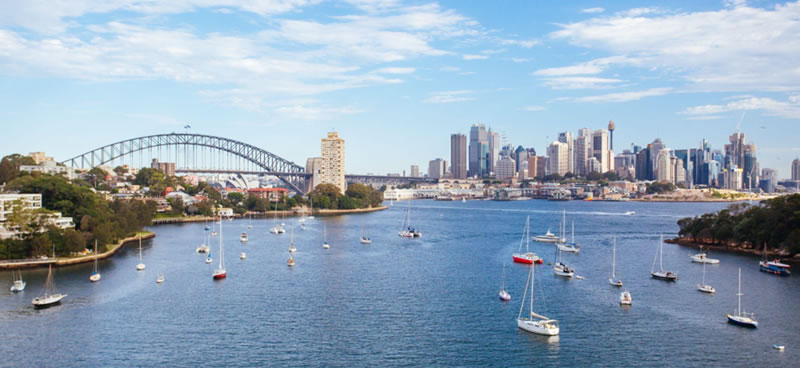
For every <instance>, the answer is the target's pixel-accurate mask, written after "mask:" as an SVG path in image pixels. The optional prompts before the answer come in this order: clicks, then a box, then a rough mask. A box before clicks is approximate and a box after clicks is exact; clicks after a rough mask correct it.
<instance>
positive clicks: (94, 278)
mask: <svg viewBox="0 0 800 368" xmlns="http://www.w3.org/2000/svg"><path fill="white" fill-rule="evenodd" d="M89 281H91V282H97V281H100V272H99V271H98V270H97V239H95V240H94V272H92V275H91V276H89Z"/></svg>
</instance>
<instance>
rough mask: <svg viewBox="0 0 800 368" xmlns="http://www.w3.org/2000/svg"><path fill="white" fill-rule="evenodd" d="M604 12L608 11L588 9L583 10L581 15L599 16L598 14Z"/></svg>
mask: <svg viewBox="0 0 800 368" xmlns="http://www.w3.org/2000/svg"><path fill="white" fill-rule="evenodd" d="M604 11H606V10H605V9H603V8H588V9H583V10H581V13H585V14H597V13H602V12H604Z"/></svg>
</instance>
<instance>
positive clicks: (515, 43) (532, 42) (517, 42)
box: [500, 40, 541, 49]
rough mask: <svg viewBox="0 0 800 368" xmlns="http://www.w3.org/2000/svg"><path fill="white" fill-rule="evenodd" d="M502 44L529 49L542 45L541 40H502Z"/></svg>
mask: <svg viewBox="0 0 800 368" xmlns="http://www.w3.org/2000/svg"><path fill="white" fill-rule="evenodd" d="M500 44H502V45H511V46H519V47H524V48H526V49H529V48H531V47H534V46H537V45H540V44H541V41H539V40H501V41H500Z"/></svg>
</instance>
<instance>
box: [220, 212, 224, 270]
mask: <svg viewBox="0 0 800 368" xmlns="http://www.w3.org/2000/svg"><path fill="white" fill-rule="evenodd" d="M219 269H220V270H224V269H225V252H224V251H223V250H222V217H220V218H219Z"/></svg>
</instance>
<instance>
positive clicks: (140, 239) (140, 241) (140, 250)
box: [139, 234, 142, 263]
mask: <svg viewBox="0 0 800 368" xmlns="http://www.w3.org/2000/svg"><path fill="white" fill-rule="evenodd" d="M139 263H142V234H139Z"/></svg>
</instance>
